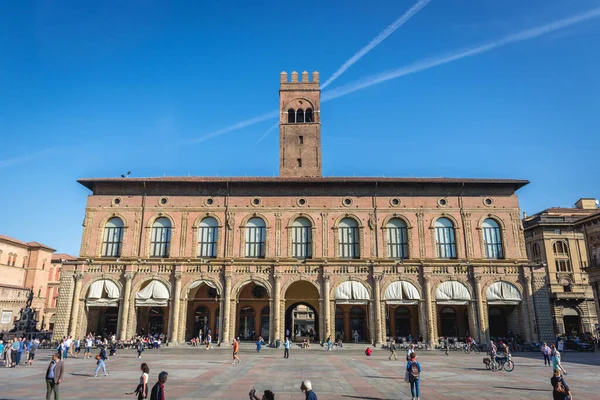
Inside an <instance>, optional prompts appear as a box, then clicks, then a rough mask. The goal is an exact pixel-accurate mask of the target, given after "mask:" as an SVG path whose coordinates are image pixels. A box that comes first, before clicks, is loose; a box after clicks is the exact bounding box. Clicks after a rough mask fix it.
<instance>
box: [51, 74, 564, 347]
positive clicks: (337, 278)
mask: <svg viewBox="0 0 600 400" xmlns="http://www.w3.org/2000/svg"><path fill="white" fill-rule="evenodd" d="M279 94H280V104H279V109H280V176H279V177H275V178H263V177H231V178H222V177H161V178H128V177H126V178H119V179H116V178H89V179H80V180H79V181H78V182H79V183H80V184H82V185H83V186H85V187H86V188H87V189H89V190H90V192H91V195H90V196H89V197H88V202H87V206H86V209H85V219H84V231H83V236H82V242H81V252H80V257H79V258H78V259H77V261H76V262H72V263H67V264H65V265H64V268H63V273H62V274H61V282H60V296H59V299H58V304H57V320H56V325H55V329H54V333H55V336H58V337H61V336H65V335H68V334H70V335H74V336H82V335H84V334H85V333H86V332H95V333H97V334H102V333H104V334H109V333H116V334H117V336H118V337H120V338H130V337H133V336H135V335H138V334H143V333H164V334H166V335H167V336H168V338H169V341H170V342H172V343H179V342H184V341H187V340H189V339H190V338H191V337H194V336H197V335H198V332H199V331H200V330H203V331H207V330H208V329H210V330H212V332H213V340H215V339H216V340H218V341H219V342H230V341H231V340H232V338H234V337H241V338H242V339H249V338H251V337H252V334H254V335H261V336H263V337H264V338H265V340H268V341H274V340H277V339H280V340H283V336H284V333H285V332H286V330H288V329H289V330H290V331H292V329H293V328H294V326H293V325H296V324H297V323H296V322H294V321H299V320H300V318H299V316H300V314H295V315H294V314H293V313H294V310H296V312H297V310H298V307H304V308H301V309H300V310H309V313H312V318H313V319H314V322H313V328H314V331H315V334H316V336H317V339H320V340H324V339H325V338H326V337H327V336H329V335H332V336H335V337H342V338H343V339H344V340H345V341H350V339H351V334H352V332H354V331H358V333H359V336H360V338H361V340H363V341H367V342H371V343H375V344H381V343H383V342H384V341H386V340H388V338H389V337H406V336H408V335H412V336H413V337H421V338H422V339H423V340H424V341H426V342H429V343H430V344H434V343H437V341H438V338H439V337H446V336H449V337H457V338H464V337H466V336H467V335H473V336H474V337H475V338H477V339H479V340H480V341H484V340H487V339H489V338H490V337H502V336H507V335H508V334H509V331H511V332H512V333H513V334H518V335H520V337H521V338H523V339H525V340H540V339H545V340H547V339H549V338H551V337H552V335H553V330H552V323H551V319H550V318H549V317H548V316H549V314H550V306H549V302H548V294H547V281H546V278H545V270H544V268H543V267H541V263H531V262H529V261H528V259H527V252H526V249H525V239H524V236H523V227H522V223H521V218H520V211H519V202H518V197H517V194H516V192H517V190H518V189H519V188H521V187H523V186H524V185H526V184H527V183H528V182H527V181H524V180H513V179H451V178H344V177H323V176H322V159H321V105H320V85H319V75H318V73H317V72H314V73H313V74H312V80H309V74H308V73H307V72H304V73H302V74H301V76H300V77H299V76H298V74H297V73H296V72H293V73H292V74H291V80H289V79H288V75H287V74H286V73H282V74H281V83H280V92H279ZM309 316H310V314H309ZM295 317H298V319H297V320H295V319H294V318H295ZM307 326H308V323H307Z"/></svg>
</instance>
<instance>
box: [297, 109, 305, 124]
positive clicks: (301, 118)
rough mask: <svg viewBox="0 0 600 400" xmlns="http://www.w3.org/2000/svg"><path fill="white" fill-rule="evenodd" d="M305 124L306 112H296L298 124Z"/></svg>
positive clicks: (299, 110) (300, 110)
mask: <svg viewBox="0 0 600 400" xmlns="http://www.w3.org/2000/svg"><path fill="white" fill-rule="evenodd" d="M303 122H304V110H303V109H301V108H299V109H298V111H296V123H298V124H301V123H303Z"/></svg>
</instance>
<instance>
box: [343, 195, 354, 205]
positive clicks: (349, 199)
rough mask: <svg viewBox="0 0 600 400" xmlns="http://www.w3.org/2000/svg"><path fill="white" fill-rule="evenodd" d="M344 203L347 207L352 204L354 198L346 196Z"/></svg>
mask: <svg viewBox="0 0 600 400" xmlns="http://www.w3.org/2000/svg"><path fill="white" fill-rule="evenodd" d="M342 204H343V205H345V206H346V207H348V206H351V205H352V199H351V198H350V197H346V198H345V199H344V200H342Z"/></svg>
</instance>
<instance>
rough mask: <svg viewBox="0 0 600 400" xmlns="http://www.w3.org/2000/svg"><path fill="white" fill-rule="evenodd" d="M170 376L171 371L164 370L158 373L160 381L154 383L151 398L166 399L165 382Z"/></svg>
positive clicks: (156, 399)
mask: <svg viewBox="0 0 600 400" xmlns="http://www.w3.org/2000/svg"><path fill="white" fill-rule="evenodd" d="M168 377H169V373H168V372H166V371H162V372H161V373H160V374H158V382H156V383H155V384H154V387H152V392H151V393H150V400H166V399H167V397H166V396H165V383H167V378H168Z"/></svg>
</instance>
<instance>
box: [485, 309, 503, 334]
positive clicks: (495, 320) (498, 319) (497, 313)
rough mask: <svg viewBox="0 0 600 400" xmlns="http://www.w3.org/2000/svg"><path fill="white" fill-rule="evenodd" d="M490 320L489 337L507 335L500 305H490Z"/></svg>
mask: <svg viewBox="0 0 600 400" xmlns="http://www.w3.org/2000/svg"><path fill="white" fill-rule="evenodd" d="M488 316H489V321H490V337H492V338H498V337H508V324H507V323H506V316H505V315H504V310H503V309H502V308H500V307H490V308H489V310H488Z"/></svg>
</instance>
